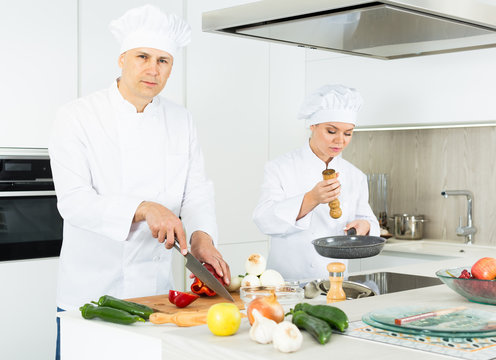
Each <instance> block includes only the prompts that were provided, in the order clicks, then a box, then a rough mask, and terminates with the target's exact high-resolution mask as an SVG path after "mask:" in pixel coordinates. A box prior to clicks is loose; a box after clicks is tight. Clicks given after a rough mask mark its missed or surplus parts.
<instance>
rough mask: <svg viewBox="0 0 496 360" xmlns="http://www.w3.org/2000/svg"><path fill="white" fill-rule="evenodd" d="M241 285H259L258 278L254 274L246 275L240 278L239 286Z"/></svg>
mask: <svg viewBox="0 0 496 360" xmlns="http://www.w3.org/2000/svg"><path fill="white" fill-rule="evenodd" d="M243 286H260V279H259V278H258V276H256V275H246V276H245V277H244V278H243V280H241V287H243Z"/></svg>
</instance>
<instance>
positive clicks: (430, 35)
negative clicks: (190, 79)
mask: <svg viewBox="0 0 496 360" xmlns="http://www.w3.org/2000/svg"><path fill="white" fill-rule="evenodd" d="M203 31H208V32H216V33H224V34H230V35H237V36H243V37H248V38H254V39H260V40H268V41H275V42H281V43H287V44H292V45H296V46H301V47H308V48H312V49H321V50H329V51H336V52H341V53H346V54H350V55H359V56H367V57H372V58H379V59H397V58H405V57H412V56H420V55H430V54H439V53H445V52H453V51H462V50H472V49H481V48H488V47H495V46H496V0H395V1H389V0H385V1H365V0H262V1H258V2H253V3H248V4H245V5H239V6H235V7H231V8H226V9H221V10H215V11H210V12H206V13H203Z"/></svg>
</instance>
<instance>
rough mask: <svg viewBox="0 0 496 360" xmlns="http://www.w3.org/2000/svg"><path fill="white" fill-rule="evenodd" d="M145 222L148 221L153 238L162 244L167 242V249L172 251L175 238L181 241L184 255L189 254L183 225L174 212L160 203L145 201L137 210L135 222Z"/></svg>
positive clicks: (180, 244)
mask: <svg viewBox="0 0 496 360" xmlns="http://www.w3.org/2000/svg"><path fill="white" fill-rule="evenodd" d="M144 220H146V223H147V224H148V227H149V228H150V231H151V232H152V236H153V237H154V238H156V239H157V240H158V241H159V242H160V243H163V242H164V241H165V248H166V249H172V247H173V246H174V238H175V237H176V238H177V240H178V241H179V247H180V248H181V253H182V254H183V255H186V254H187V253H188V245H187V243H186V235H185V234H184V229H183V224H182V222H181V220H180V219H179V218H178V217H177V216H176V215H175V214H174V213H173V212H172V211H170V210H169V209H167V208H166V207H165V206H163V205H161V204H159V203H156V202H152V201H143V202H142V203H141V204H139V206H138V208H137V209H136V213H135V214H134V219H133V222H139V221H144Z"/></svg>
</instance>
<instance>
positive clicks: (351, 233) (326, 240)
mask: <svg viewBox="0 0 496 360" xmlns="http://www.w3.org/2000/svg"><path fill="white" fill-rule="evenodd" d="M385 242H386V239H384V238H381V237H378V236H362V235H356V229H355V228H351V229H349V230H348V235H341V236H329V237H323V238H319V239H315V240H313V241H312V244H313V246H314V247H315V250H317V252H318V253H319V254H320V255H322V256H325V257H328V258H334V259H358V258H366V257H371V256H375V255H377V254H379V253H380V252H381V251H382V248H383V247H384V243H385Z"/></svg>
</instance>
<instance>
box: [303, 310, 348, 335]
mask: <svg viewBox="0 0 496 360" xmlns="http://www.w3.org/2000/svg"><path fill="white" fill-rule="evenodd" d="M294 311H304V312H306V313H307V314H309V315H312V316H314V317H316V318H318V319H320V320H324V321H325V322H327V323H328V324H329V325H330V326H331V327H332V328H333V329H336V330H339V331H341V332H343V331H345V330H346V329H347V328H348V316H347V315H346V314H345V313H344V311H343V310H341V309H338V308H337V307H334V306H330V305H310V304H307V303H299V304H296V306H295V308H294Z"/></svg>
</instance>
